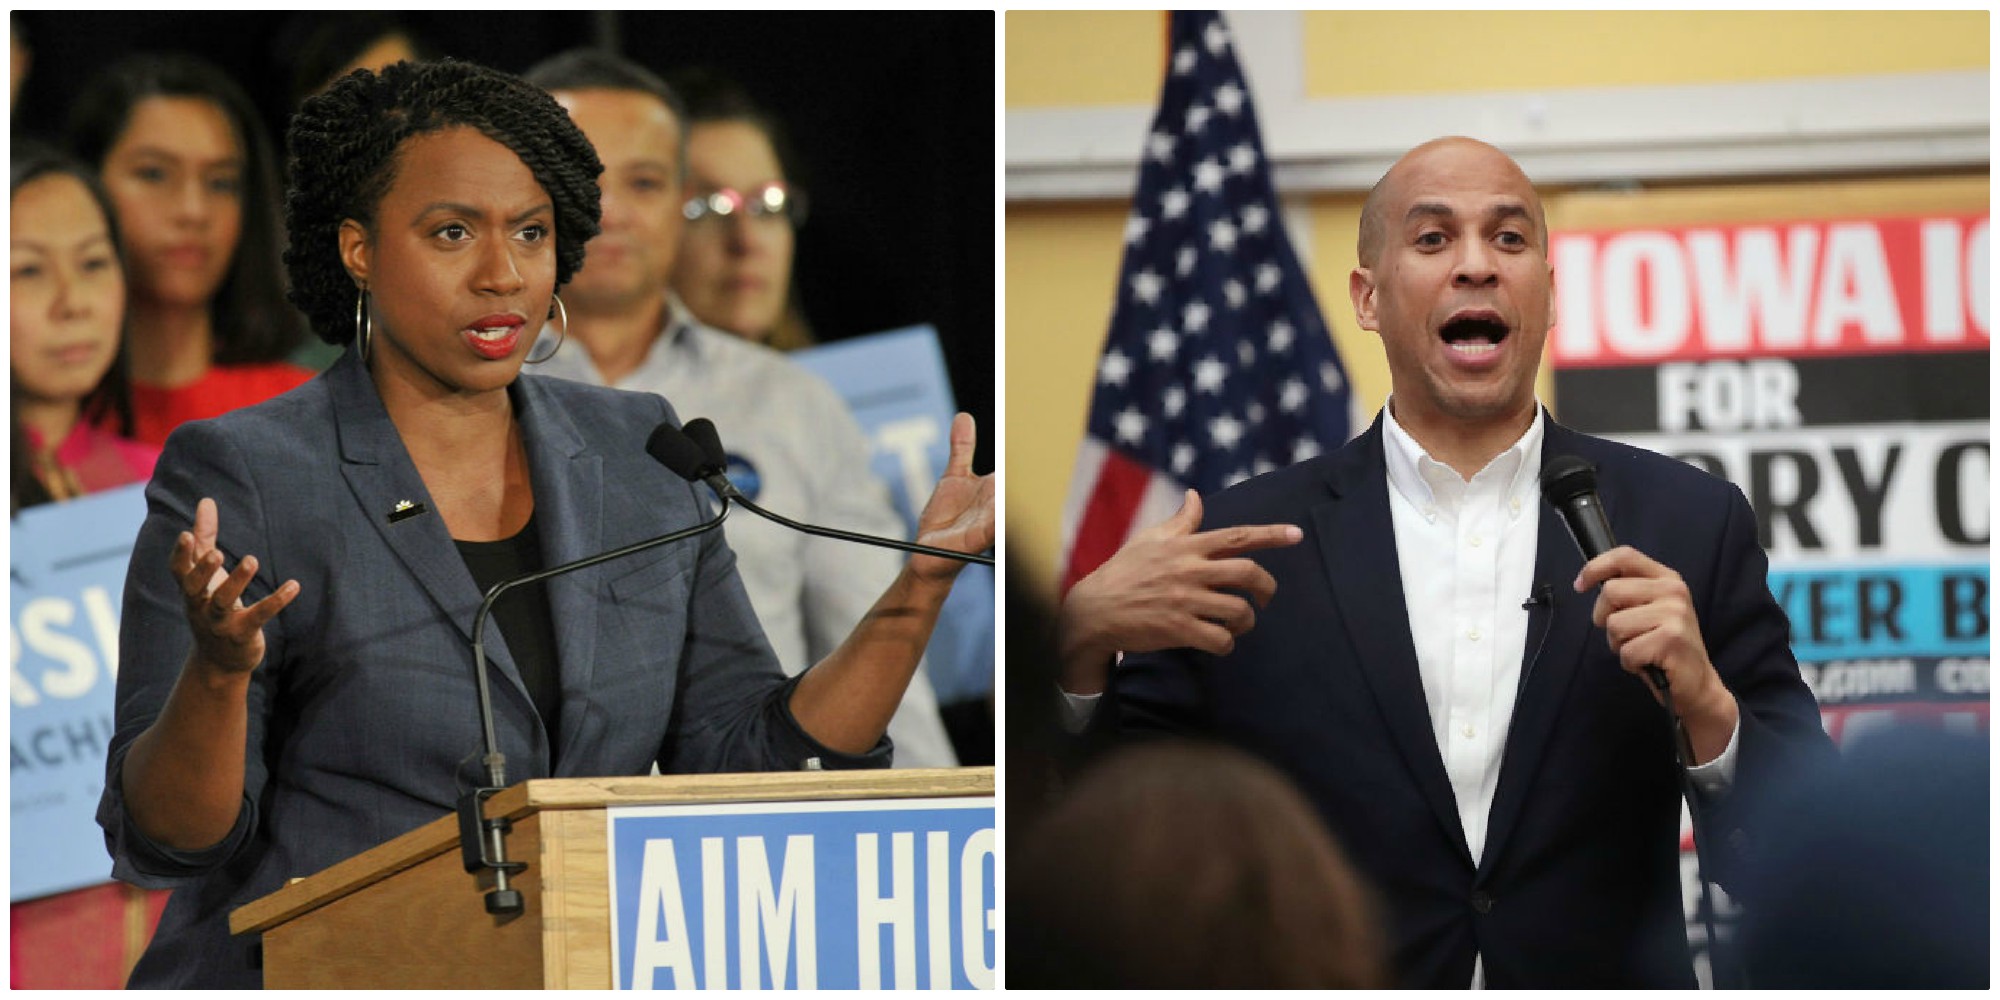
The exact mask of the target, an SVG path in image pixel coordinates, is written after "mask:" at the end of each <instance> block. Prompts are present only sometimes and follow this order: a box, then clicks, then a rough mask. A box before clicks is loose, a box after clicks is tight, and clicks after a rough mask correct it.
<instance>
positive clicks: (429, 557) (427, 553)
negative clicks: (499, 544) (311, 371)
mask: <svg viewBox="0 0 2000 1000" xmlns="http://www.w3.org/2000/svg"><path fill="white" fill-rule="evenodd" d="M328 382H329V384H330V385H331V386H332V389H333V408H334V420H335V422H336V423H337V424H338V425H339V426H338V433H339V436H340V457H341V467H340V471H341V475H342V476H343V477H345V478H346V480H347V488H348V489H349V490H350V491H351V492H352V493H353V495H354V502H355V504H356V505H357V506H358V507H359V508H360V510H361V516H362V519H363V520H365V521H367V522H368V525H369V527H371V528H373V529H374V530H375V531H376V533H378V534H380V535H381V536H382V541H383V542H384V543H385V544H387V545H388V546H389V550H390V551H392V552H394V553H395V554H396V558H397V559H399V560H401V561H402V563H403V568H405V569H407V570H409V572H410V575H411V576H412V577H414V578H415V579H416V581H417V583H418V585H419V586H421V587H422V588H423V590H424V593H425V595H426V596H428V597H429V598H430V599H431V601H432V602H433V603H435V604H436V605H437V607H438V609H439V610H440V611H442V612H443V613H444V616H445V617H446V618H448V619H450V621H451V623H452V625H454V626H455V627H457V629H458V631H459V634H460V635H462V636H464V637H465V639H466V641H467V642H470V641H471V640H472V617H473V614H474V612H476V611H477V610H478V607H479V591H478V587H477V585H476V584H474V583H473V581H472V573H471V572H470V571H469V570H467V569H466V568H465V560H464V559H463V558H462V557H460V556H459V554H458V548H457V546H455V545H454V544H452V540H451V533H450V532H448V531H447V530H445V526H444V518H443V516H442V515H440V514H439V513H438V511H437V504H436V503H435V502H434V501H432V499H431V495H430V491H429V490H426V489H425V488H424V481H423V477H422V476H419V475H418V474H417V467H416V466H415V465H414V464H412V463H411V461H410V453H409V452H408V451H406V450H405V449H404V448H403V441H402V438H401V436H399V435H398V434H397V433H396V426H395V424H394V423H392V422H391V421H390V420H389V411H387V410H385V409H383V408H382V398H381V397H380V396H379V395H377V394H376V392H375V387H374V385H372V384H371V383H370V382H369V379H368V371H367V369H365V368H363V367H362V366H361V363H360V362H359V361H358V360H357V359H356V358H355V355H354V352H353V351H352V350H350V351H348V352H347V353H346V354H344V355H342V356H341V358H340V360H339V361H338V362H336V363H335V365H334V367H333V369H332V371H330V372H329V373H328ZM405 501H407V502H409V503H411V504H416V505H419V506H420V507H421V508H422V511H423V512H422V513H419V514H415V515H413V516H407V517H401V518H398V519H396V520H393V521H392V520H391V519H390V517H391V515H392V514H393V513H394V512H395V511H396V509H397V508H398V507H400V506H402V505H403V503H404V502H405ZM488 645H489V647H490V646H492V645H493V643H490V642H489V643H488Z"/></svg>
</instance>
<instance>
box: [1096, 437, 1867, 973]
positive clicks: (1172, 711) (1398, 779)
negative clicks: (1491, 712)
mask: <svg viewBox="0 0 2000 1000" xmlns="http://www.w3.org/2000/svg"><path fill="white" fill-rule="evenodd" d="M1542 447H1543V458H1544V460H1545V461H1546V460H1547V459H1548V458H1550V457H1553V456H1555V455H1560V454H1566V453H1567V454H1574V455H1579V456H1581V457H1583V458H1586V459H1589V460H1590V461H1592V462H1594V463H1596V465H1597V468H1598V481H1599V486H1600V492H1601V495H1602V496H1603V500H1604V506H1605V509H1606V511H1607V512H1608V513H1609V515H1610V518H1611V523H1612V525H1613V527H1614V529H1615V530H1616V531H1617V533H1618V536H1619V540H1620V541H1621V542H1625V543H1627V544H1630V545H1632V546H1634V547H1635V548H1637V549H1639V550H1640V551H1642V552H1645V553H1647V554H1648V555H1651V556H1652V557H1654V558H1655V559H1658V560H1660V561H1661V562H1663V563H1665V564H1666V565H1668V566H1670V567H1673V568H1674V569H1675V570H1677V571H1679V572H1680V573H1681V575H1682V576H1683V577H1684V578H1685V579H1686V581H1687V584H1688V587H1689V589H1690V591H1691V592H1692V594H1693V597H1694V600H1695V606H1696V611H1697V614H1698V616H1699V618H1700V621H1701V627H1702V635H1703V638H1704V640H1705V641H1706V643H1707V647H1708V651H1709V654H1710V657H1711V658H1712V659H1713V661H1714V663H1715V667H1716V669H1717V671H1719V673H1720V674H1721V677H1722V679H1723V681H1724V683H1725V684H1727V685H1728V687H1729V689H1730V690H1731V691H1732V692H1733V693H1734V694H1735V696H1736V698H1737V699H1738V701H1739V703H1740V705H1741V706H1742V724H1741V729H1740V735H1739V737H1738V745H1737V754H1738V758H1737V771H1736V780H1735V784H1734V785H1733V786H1732V788H1731V791H1730V792H1729V793H1728V794H1727V795H1726V796H1723V797H1721V798H1720V799H1718V800H1716V801H1714V802H1713V803H1711V805H1710V817H1711V819H1712V826H1714V827H1716V828H1717V829H1718V831H1719V832H1720V833H1721V834H1722V836H1720V837H1715V836H1714V835H1711V836H1712V837H1713V838H1714V839H1718V840H1722V841H1725V842H1728V843H1732V844H1734V845H1735V847H1736V848H1737V849H1738V851H1737V853H1739V854H1740V853H1741V850H1742V849H1746V848H1747V843H1748V842H1747V840H1746V838H1745V836H1744V832H1743V831H1742V828H1741V817H1740V813H1741V809H1740V808H1736V807H1738V806H1740V805H1741V804H1742V803H1744V802H1746V801H1751V800H1754V799H1755V797H1756V796H1757V795H1758V793H1759V789H1760V788H1765V787H1769V786H1770V783H1771V782H1772V781H1776V780H1782V779H1781V777H1780V776H1781V775H1782V774H1784V773H1787V770H1788V768H1790V767H1791V766H1793V765H1794V763H1795V762H1796V761H1797V760H1798V759H1799V758H1800V757H1802V756H1810V755H1815V754H1817V753H1819V752H1821V751H1824V750H1830V744H1829V743H1828V742H1827V739H1826V736H1825V734H1824V733H1823V731H1822V730H1821V728H1820V721H1819V713H1818V707H1817V705H1816V704H1815V702H1814V700H1813V697H1812V694H1811V692H1810V691H1809V690H1807V688H1806V687H1805V685H1804V683H1803V682H1802V680H1801V679H1800V677H1799V671H1798V665H1797V662H1796V661H1795V660H1794V659H1793V657H1792V654H1791V650H1790V646H1789V636H1788V626H1787V622H1786V618H1785V615H1784V612H1783V610H1782V609H1781V608H1780V607H1779V606H1778V604H1777V603H1776V601H1775V600H1774V599H1773V598H1772V596H1771V593H1770V590H1769V588H1768V585H1767V583H1766V579H1765V577H1766V572H1767V564H1766V561H1765V557H1764V553H1763V550H1762V549H1761V548H1759V547H1758V544H1757V536H1756V531H1755V528H1754V522H1753V519H1752V514H1751V511H1750V507H1749V504H1748V503H1747V502H1746V501H1745V500H1744V499H1743V495H1742V494H1741V493H1740V492H1739V491H1737V490H1736V488H1735V487H1734V486H1732V485H1731V484H1729V483H1727V482H1724V481H1723V480H1720V479H1716V478H1714V477H1712V476H1709V475H1708V474H1706V473H1704V472H1701V471H1699V470H1696V469H1694V468H1692V467H1690V466H1688V465H1686V464H1684V463H1681V462H1678V461H1674V460H1672V459H1668V458H1665V457H1662V456H1660V455H1657V454H1654V453H1651V452H1646V451H1642V450H1639V449H1635V448H1630V447H1627V446H1624V445H1619V444H1616V443H1613V442H1609V441H1604V440H1601V439H1598V438H1593V437H1589V436H1586V435H1583V434H1579V433H1577V432H1575V431H1571V430H1568V429H1565V428H1563V427H1561V426H1559V425H1557V424H1556V423H1555V422H1554V421H1553V420H1551V421H1549V422H1548V423H1547V426H1546V433H1545V436H1544V442H1543V446H1542ZM1538 506H1539V507H1540V509H1541V521H1540V523H1539V525H1538V532H1539V537H1538V543H1537V545H1538V547H1537V554H1536V563H1535V575H1534V579H1535V580H1536V581H1538V582H1539V583H1541V584H1546V585H1547V586H1548V587H1549V588H1550V592H1551V593H1552V595H1553V606H1552V607H1545V608H1541V609H1537V610H1534V611H1531V612H1530V619H1529V623H1528V635H1527V641H1526V644H1525V645H1526V648H1525V649H1524V650H1523V651H1522V654H1523V660H1522V664H1523V665H1522V678H1523V680H1522V686H1521V691H1520V696H1519V698H1518V700H1517V703H1516V705H1515V708H1514V714H1513V719H1512V723H1511V725H1510V727H1509V730H1508V733H1507V738H1506V743H1505V746H1504V749H1503V756H1502V763H1501V770H1500V779H1499V787H1498V789H1497V791H1496V793H1495V795H1494V800H1493V806H1492V812H1491V814H1490V821H1489V824H1488V829H1487V838H1486V844H1485V848H1484V851H1483V854H1482V857H1481V861H1480V864H1479V865H1478V866H1477V867H1475V866H1474V865H1473V863H1472V854H1471V852H1470V851H1469V850H1468V849H1467V845H1466V843H1465V835H1464V832H1463V830H1462V827H1461V824H1460V823H1459V820H1458V810H1457V806H1456V804H1455V801H1454V799H1453V796H1452V790H1451V784H1450V781H1449V779H1448V778H1447V776H1446V773H1445V768H1444V763H1443V760H1442V758H1441V756H1440V754H1439V751H1438V747H1437V741H1436V738H1435V737H1434V736H1433V734H1432V730H1431V724H1430V717H1429V714H1428V711H1427V709H1426V705H1425V699H1424V691H1423V685H1422V681H1421V679H1420V676H1419V673H1418V669H1417V659H1416V653H1415V650H1414V646H1413V644H1412V642H1411V638H1410V636H1411V623H1412V618H1413V617H1414V619H1415V622H1416V626H1417V627H1419V628H1422V627H1425V624H1424V623H1425V617H1426V616H1425V614H1424V612H1423V610H1422V609H1417V610H1416V611H1415V613H1414V614H1412V613H1411V612H1410V611H1409V610H1408V609H1406V608H1405V605H1404V600H1403V592H1402V582H1401V574H1400V572H1399V570H1398V560H1397V552H1396V542H1395V533H1394V529H1393V527H1392V524H1391V520H1390V510H1389V487H1388V477H1387V473H1386V470H1385V465H1384V456H1383V441H1382V424H1381V421H1380V420H1379V419H1378V420H1377V422H1376V424H1375V426H1374V427H1372V428H1370V429H1369V430H1368V432H1367V433H1365V434H1363V435H1361V436H1360V437H1359V438H1356V439H1355V440H1354V441H1352V442H1350V443H1349V444H1347V445H1346V446H1344V447H1342V448H1341V449H1339V450H1337V451H1334V452H1332V453H1329V454H1327V455H1323V456H1320V457H1318V458H1315V459H1312V460H1310V461H1307V462H1304V463H1301V464H1299V465H1295V466H1292V467H1290V468H1287V469H1283V470H1280V471H1278V472H1274V473H1271V474H1269V475H1265V476H1261V477H1258V478H1256V479H1253V480H1250V481H1248V482H1245V483H1242V484H1240V485H1238V486H1236V487H1234V488H1232V489H1229V490H1226V491H1224V492H1222V493H1221V494H1219V495H1217V496H1216V497H1214V498H1212V499H1210V500H1209V501H1207V506H1206V513H1207V517H1206V523H1204V525H1203V527H1204V528H1215V527H1223V526H1227V525H1234V524H1261V523H1290V524H1297V525H1299V526H1300V527H1301V528H1303V529H1304V531H1305V539H1304V541H1303V542H1301V543H1300V544H1298V545H1295V546H1291V547H1289V548H1283V549H1275V550H1270V551H1266V552H1262V553H1258V554H1257V555H1256V557H1255V558H1256V559H1257V560H1258V562H1260V563H1261V564H1262V565H1263V566H1264V567H1265V568H1266V569H1268V570H1269V571H1270V572H1271V574H1272V575H1273V576H1274V577H1275V578H1276V579H1277V582H1278V589H1277V593H1276V596H1275V597H1274V598H1273V599H1272V601H1271V603H1270V605H1269V606H1268V607H1267V608H1265V609H1264V610H1263V611H1262V612H1260V613H1259V615H1258V618H1257V623H1256V627H1255V628H1253V629H1251V630H1250V631H1249V632H1248V633H1246V634H1245V635H1243V636H1241V637H1239V639H1238V640H1237V644H1236V648H1235V649H1234V651H1233V652H1231V653H1230V654H1229V655H1227V656H1222V657H1216V656H1211V655H1207V654H1203V653H1198V652H1193V651H1188V650H1179V651H1173V652H1168V653H1159V654H1146V655H1139V656H1131V657H1127V658H1126V659H1125V661H1124V663H1123V664H1122V665H1121V667H1120V668H1119V670H1118V671H1116V673H1115V675H1114V677H1113V679H1112V683H1111V686H1110V689H1109V698H1108V706H1109V707H1111V708H1112V711H1110V712H1108V713H1107V712H1102V711H1101V712H1100V713H1099V716H1100V717H1102V718H1103V724H1106V725H1109V726H1110V727H1112V728H1113V729H1114V730H1116V731H1123V732H1126V733H1132V732H1146V731H1161V730H1165V731H1172V732H1178V733H1183V734H1191V735H1203V736H1208V737H1213V738H1219V739H1222V740H1224V741H1227V742H1230V743H1233V744H1236V745H1239V746H1243V747H1246V748H1248V749H1250V750H1251V751H1253V752H1255V753H1258V754H1260V755H1261V756H1263V757H1265V758H1267V759H1268V760H1270V761H1272V762H1273V763H1275V764H1276V765H1277V766H1278V767H1279V768H1280V769H1281V770H1283V771H1285V772H1286V773H1287V774H1289V775H1290V776H1291V777H1292V778H1293V779H1294V780H1295V781H1296V782H1297V783H1298V785H1299V786H1300V788H1301V789H1302V790H1303V791H1304V792H1305V794H1306V795H1307V797H1308V798H1309V799H1310V800H1311V801H1312V802H1313V803H1314V804H1315V805H1316V806H1317V808H1318V809H1319V810H1320V812H1321V813H1322V814H1323V815H1324V816H1325V818H1326V821H1327V823H1328V824H1329V825H1330V826H1331V827H1332V829H1333V831H1334V833H1335V834H1336V836H1337V837H1338V839H1339V840H1340V841H1341V843H1342V845H1343V846H1344V847H1345V849H1346V851H1347V853H1348V856H1349V857H1350V859H1351V860H1353V862H1354V863H1355V864H1356V866H1357V867H1358V868H1359V869H1360V870H1361V872H1362V873H1363V875H1364V876H1365V877H1366V878H1367V879H1368V880H1369V881H1370V882H1371V883H1372V884H1373V885H1374V886H1375V888H1376V889H1377V891H1378V895H1379V896H1380V899H1381V902H1382V903H1383V904H1384V907H1385V909H1386V910H1387V914H1386V916H1387V920H1388V928H1387V930H1388V938H1389V940H1390V942H1391V944H1392V948H1393V955H1392V961H1393V965H1394V968H1395V969H1396V971H1397V975H1398V976H1399V978H1400V979H1401V980H1402V981H1403V982H1404V983H1405V984H1407V985H1416V986H1435V987H1448V988H1464V987H1465V986H1466V985H1467V984H1469V983H1470V982H1471V980H1472V969H1473V956H1474V954H1475V953H1478V954H1480V955H1483V956H1484V959H1485V970H1486V982H1487V984H1488V985H1490V986H1493V987H1519V986H1540V985H1577V986H1581V985H1648V986H1686V987H1692V986H1694V985H1695V980H1694V975H1693V971H1692V968H1691V965H1690V958H1689V952H1688V947H1687V940H1686V934H1685V926H1684V918H1683V916H1682V909H1681V873H1680V861H1679V857H1680V852H1679V849H1678V844H1679V828H1680V801H1681V799H1680V786H1679V784H1678V781H1679V777H1678V774H1677V769H1678V767H1679V765H1678V763H1677V761H1676V759H1675V756H1674V751H1673V744H1672V742H1671V738H1672V737H1671V728H1670V725H1669V722H1668V720H1667V717H1666V715H1665V713H1664V712H1663V711H1662V710H1661V709H1660V707H1659V705H1658V704H1656V703H1655V702H1654V700H1653V698H1652V696H1651V694H1650V693H1649V692H1648V691H1647V689H1646V685H1645V684H1644V682H1642V681H1640V680H1638V679H1636V678H1634V677H1633V676H1631V675H1629V674H1626V673H1624V672H1623V671H1621V670H1620V669H1619V667H1618V664H1617V661H1616V658H1615V656H1614V655H1613V654H1612V653H1611V651H1610V647H1609V644H1608V643H1607V641H1606V639H1605V636H1604V633H1603V631H1602V630H1600V629H1598V628H1596V627H1595V626H1593V625H1592V623H1591V605H1592V603H1593V602H1594V601H1595V598H1596V593H1595V591H1592V592H1590V593H1586V594H1578V593H1576V592H1575V591H1574V590H1572V589H1571V586H1570V584H1571V582H1572V581H1573V580H1574V579H1575V578H1576V575H1577V573H1578V571H1579V570H1580V569H1581V568H1582V565H1583V559H1582V556H1581V555H1580V554H1579V553H1578V551H1577V548H1576V545H1575V544H1574V543H1573V542H1572V541H1571V539H1570V537H1569V535H1568V532H1567V530H1566V529H1565V528H1564V526H1563V524H1562V521H1561V518H1560V517H1559V516H1558V515H1557V514H1556V513H1555V512H1554V510H1553V509H1552V508H1550V507H1548V506H1547V505H1546V504H1539V505H1538ZM1521 596H1522V598H1523V599H1524V600H1525V599H1527V598H1528V597H1529V596H1530V595H1527V594H1523V595H1521ZM1708 854H1709V857H1710V858H1711V860H1710V861H1709V863H1710V864H1711V865H1714V866H1715V867H1716V868H1717V869H1718V870H1716V871H1711V872H1709V875H1710V877H1711V878H1715V877H1717V876H1718V875H1720V876H1722V877H1723V878H1725V879H1726V878H1729V877H1730V872H1729V871H1728V870H1727V869H1728V867H1729V865H1730V864H1731V863H1732V861H1733V860H1734V859H1733V858H1731V857H1728V856H1726V855H1727V854H1728V852H1720V851H1709V852H1708Z"/></svg>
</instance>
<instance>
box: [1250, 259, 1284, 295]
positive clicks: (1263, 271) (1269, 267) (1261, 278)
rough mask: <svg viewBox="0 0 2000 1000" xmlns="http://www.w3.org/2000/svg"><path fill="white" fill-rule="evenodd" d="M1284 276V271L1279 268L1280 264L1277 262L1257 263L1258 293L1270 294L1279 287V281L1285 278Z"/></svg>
mask: <svg viewBox="0 0 2000 1000" xmlns="http://www.w3.org/2000/svg"><path fill="white" fill-rule="evenodd" d="M1284 277H1285V276H1284V273H1283V272H1281V271H1279V270H1278V265H1276V264H1259V265H1257V294H1259V295H1268V294H1270V293H1271V292H1272V291H1273V290H1274V289H1276V288H1277V287H1278V282H1280V281H1282V280H1284Z"/></svg>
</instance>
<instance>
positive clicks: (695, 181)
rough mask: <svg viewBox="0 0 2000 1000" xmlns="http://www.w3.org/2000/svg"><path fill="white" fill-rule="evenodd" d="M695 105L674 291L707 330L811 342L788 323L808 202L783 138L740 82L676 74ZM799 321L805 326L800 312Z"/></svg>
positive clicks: (776, 340)
mask: <svg viewBox="0 0 2000 1000" xmlns="http://www.w3.org/2000/svg"><path fill="white" fill-rule="evenodd" d="M673 79H674V84H675V87H676V88H677V89H679V90H680V91H681V94H682V96H684V97H685V98H686V99H687V102H688V196H689V197H688V201H687V206H686V210H685V214H686V217H687V220H688V221H687V234H686V236H685V237H684V239H683V241H682V243H681V254H680V261H679V263H678V264H677V265H676V266H675V268H674V276H673V286H674V291H675V293H676V294H678V295H679V296H680V298H681V301H682V302H684V303H686V304H687V307H688V309H689V310H690V311H691V312H693V313H694V314H695V315H696V316H697V317H699V318H700V319H701V320H702V322H704V323H707V324H709V325H710V326H714V327H717V328H720V329H723V330H727V331H729V332H731V333H734V334H736V335H738V336H741V337H746V338H748V339H751V340H757V341H763V342H767V343H772V344H773V346H777V347H792V346H798V345H796V344H791V343H785V342H782V341H783V340H789V339H797V338H798V337H804V339H805V341H806V342H808V343H809V342H810V339H811V338H810V336H809V335H806V334H804V331H803V327H802V322H801V323H800V325H799V327H798V329H795V330H791V331H788V332H790V333H792V334H793V336H792V337H788V338H777V337H775V336H774V335H775V334H777V333H778V332H779V331H780V327H781V326H784V325H786V320H787V315H788V314H787V306H788V304H791V303H792V302H793V294H792V291H793V289H792V257H793V254H794V252H795V249H796V247H795V241H794V236H795V231H796V229H797V228H798V227H799V226H801V225H803V224H804V223H805V220H806V196H805V192H804V191H803V190H801V189H800V187H799V186H798V184H797V183H796V181H797V177H798V171H797V169H796V166H795V159H794V157H793V156H792V155H791V151H790V149H789V144H788V143H787V141H786V139H785V136H784V131H783V129H782V128H780V127H779V124H778V122H777V120H776V119H775V118H773V117H772V116H771V115H770V114H768V113H767V112H765V111H764V110H763V109H762V108H759V107H758V106H757V105H756V103H755V102H753V101H752V100H751V98H750V95H749V93H748V92H747V91H746V90H744V89H743V88H742V87H741V86H739V85H738V84H736V83H734V82H732V81H730V80H727V79H725V78H723V77H721V76H720V75H718V74H716V73H713V72H711V71H706V70H690V71H687V72H685V73H681V74H678V75H676V76H675V77H674V78H673ZM792 319H793V320H795V321H797V320H798V316H797V314H796V311H794V312H793V313H792Z"/></svg>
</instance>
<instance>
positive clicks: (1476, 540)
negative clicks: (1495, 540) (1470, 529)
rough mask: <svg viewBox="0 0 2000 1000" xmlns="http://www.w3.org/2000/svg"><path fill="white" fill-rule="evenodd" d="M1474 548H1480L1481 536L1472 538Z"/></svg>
mask: <svg viewBox="0 0 2000 1000" xmlns="http://www.w3.org/2000/svg"><path fill="white" fill-rule="evenodd" d="M1472 547H1473V548H1475V549H1476V548H1478V547H1479V536H1478V535H1474V536H1472Z"/></svg>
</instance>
